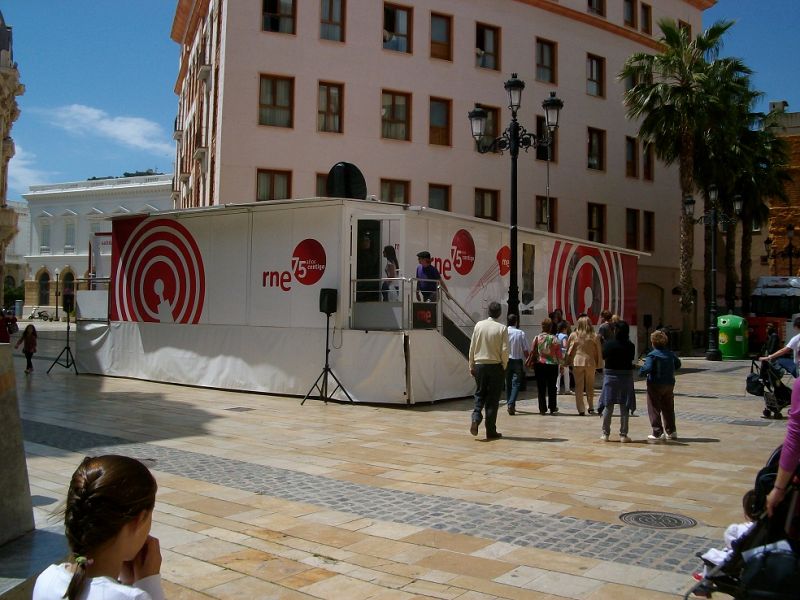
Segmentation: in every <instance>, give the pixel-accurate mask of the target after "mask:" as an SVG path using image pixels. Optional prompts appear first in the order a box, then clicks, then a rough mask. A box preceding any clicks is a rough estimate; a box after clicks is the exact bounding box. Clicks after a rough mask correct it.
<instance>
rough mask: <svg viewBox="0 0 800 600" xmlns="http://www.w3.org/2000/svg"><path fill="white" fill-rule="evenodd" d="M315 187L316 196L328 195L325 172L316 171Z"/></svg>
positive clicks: (325, 196)
mask: <svg viewBox="0 0 800 600" xmlns="http://www.w3.org/2000/svg"><path fill="white" fill-rule="evenodd" d="M315 189H316V192H317V198H327V197H328V175H327V174H326V173H317V180H316V184H315Z"/></svg>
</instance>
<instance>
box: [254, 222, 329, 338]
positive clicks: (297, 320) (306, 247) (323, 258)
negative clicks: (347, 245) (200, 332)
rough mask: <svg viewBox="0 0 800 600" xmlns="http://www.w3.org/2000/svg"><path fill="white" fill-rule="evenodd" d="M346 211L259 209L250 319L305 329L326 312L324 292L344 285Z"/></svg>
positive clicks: (255, 323) (261, 323) (259, 323)
mask: <svg viewBox="0 0 800 600" xmlns="http://www.w3.org/2000/svg"><path fill="white" fill-rule="evenodd" d="M341 210H342V209H341V206H327V207H325V206H316V207H309V208H294V209H292V208H286V209H285V210H271V211H258V212H255V213H253V234H252V250H251V260H252V263H251V267H250V289H251V294H250V308H249V318H248V323H250V324H252V325H269V326H273V327H303V326H308V324H309V322H310V320H311V319H313V318H314V317H316V316H318V315H319V314H320V313H319V290H320V289H322V288H337V289H338V287H339V273H340V264H339V256H340V252H341V249H340V235H341V225H340V223H341ZM339 293H340V294H341V293H342V290H339Z"/></svg>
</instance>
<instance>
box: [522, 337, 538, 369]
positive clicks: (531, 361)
mask: <svg viewBox="0 0 800 600" xmlns="http://www.w3.org/2000/svg"><path fill="white" fill-rule="evenodd" d="M537 362H539V336H538V335H537V336H536V337H535V338H533V347H532V348H531V351H530V353H529V354H528V358H526V359H525V366H526V367H528V368H529V369H532V368H533V365H535V364H536V363H537Z"/></svg>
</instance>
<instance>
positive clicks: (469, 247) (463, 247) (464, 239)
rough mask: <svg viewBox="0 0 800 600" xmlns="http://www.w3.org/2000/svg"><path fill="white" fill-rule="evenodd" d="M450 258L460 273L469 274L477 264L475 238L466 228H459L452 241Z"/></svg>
mask: <svg viewBox="0 0 800 600" xmlns="http://www.w3.org/2000/svg"><path fill="white" fill-rule="evenodd" d="M450 260H451V262H452V263H453V268H454V269H455V270H456V273H458V274H459V275H468V274H469V272H470V271H472V267H473V266H475V240H473V239H472V234H471V233H470V232H469V231H467V230H466V229H459V230H458V231H456V234H455V235H454V236H453V241H452V242H451V243H450Z"/></svg>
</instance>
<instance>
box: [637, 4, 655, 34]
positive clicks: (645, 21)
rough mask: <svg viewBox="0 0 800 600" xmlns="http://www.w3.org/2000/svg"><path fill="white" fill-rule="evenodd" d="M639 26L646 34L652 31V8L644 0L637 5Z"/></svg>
mask: <svg viewBox="0 0 800 600" xmlns="http://www.w3.org/2000/svg"><path fill="white" fill-rule="evenodd" d="M639 28H640V29H641V30H642V33H646V34H647V35H650V34H651V33H653V9H652V8H650V5H649V4H645V3H644V2H642V4H641V5H640V6H639Z"/></svg>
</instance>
